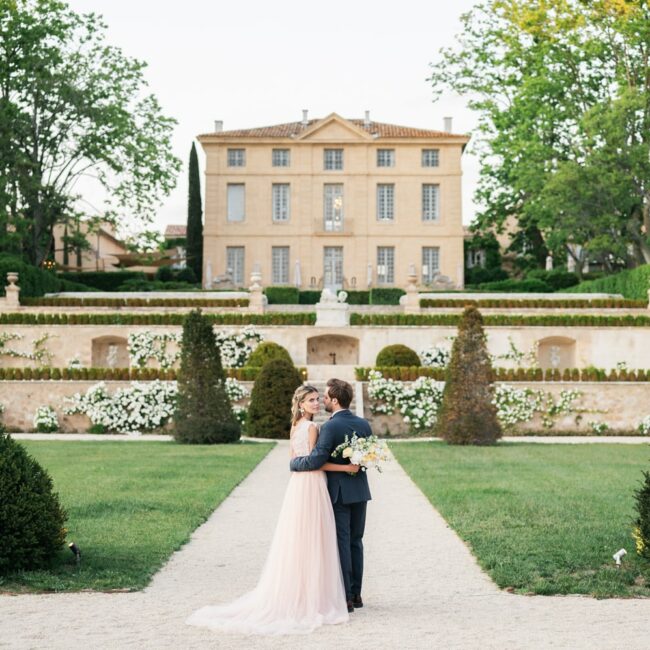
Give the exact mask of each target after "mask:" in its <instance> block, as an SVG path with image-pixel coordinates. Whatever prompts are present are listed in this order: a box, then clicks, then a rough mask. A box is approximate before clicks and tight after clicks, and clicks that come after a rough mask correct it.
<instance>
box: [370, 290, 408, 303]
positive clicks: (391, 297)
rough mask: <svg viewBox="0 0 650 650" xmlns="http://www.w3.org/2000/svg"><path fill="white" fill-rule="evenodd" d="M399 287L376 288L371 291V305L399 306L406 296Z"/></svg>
mask: <svg viewBox="0 0 650 650" xmlns="http://www.w3.org/2000/svg"><path fill="white" fill-rule="evenodd" d="M405 293H406V292H405V291H404V289H399V288H397V287H376V288H374V289H370V304H371V305H399V299H400V298H401V297H402V296H403V295H404V294H405Z"/></svg>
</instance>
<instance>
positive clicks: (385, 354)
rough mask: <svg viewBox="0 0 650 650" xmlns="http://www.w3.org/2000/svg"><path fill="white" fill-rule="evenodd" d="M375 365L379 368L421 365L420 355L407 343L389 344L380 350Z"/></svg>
mask: <svg viewBox="0 0 650 650" xmlns="http://www.w3.org/2000/svg"><path fill="white" fill-rule="evenodd" d="M375 365H376V366H377V367H379V368H382V367H384V368H385V367H387V366H421V365H422V363H421V362H420V357H418V355H417V352H415V350H411V348H409V347H408V346H407V345H401V344H399V343H398V344H395V345H387V346H386V347H385V348H382V349H381V350H379V354H378V355H377V359H376V360H375Z"/></svg>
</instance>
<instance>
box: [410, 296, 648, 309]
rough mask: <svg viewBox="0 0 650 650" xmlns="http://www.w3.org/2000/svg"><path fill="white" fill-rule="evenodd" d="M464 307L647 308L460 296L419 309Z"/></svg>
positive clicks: (614, 301) (611, 301)
mask: <svg viewBox="0 0 650 650" xmlns="http://www.w3.org/2000/svg"><path fill="white" fill-rule="evenodd" d="M465 305H476V306H478V307H492V308H497V309H498V308H502V309H512V308H513V307H515V308H516V307H520V308H522V309H523V308H526V309H536V308H549V307H550V308H553V307H561V308H567V307H569V308H576V309H590V308H591V309H594V308H601V309H602V308H604V309H621V308H623V309H645V308H647V306H648V301H647V300H628V299H626V298H595V299H593V300H590V299H589V298H576V299H572V298H566V299H562V300H551V299H549V298H537V299H535V298H511V299H508V298H478V299H471V300H470V299H467V300H463V298H462V296H459V297H458V298H422V299H421V300H420V307H425V308H426V307H457V308H459V309H460V308H462V307H464V306H465Z"/></svg>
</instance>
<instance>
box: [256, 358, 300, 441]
mask: <svg viewBox="0 0 650 650" xmlns="http://www.w3.org/2000/svg"><path fill="white" fill-rule="evenodd" d="M300 384H302V379H301V378H300V373H299V372H298V370H297V369H296V368H294V366H293V364H292V363H290V362H289V361H286V360H285V359H272V360H271V361H269V362H268V363H266V364H265V365H264V366H263V367H262V370H261V371H260V373H259V375H258V376H257V379H255V384H254V385H253V390H252V392H251V402H250V407H249V409H248V420H247V430H246V431H247V433H248V435H249V436H252V437H254V438H288V437H289V430H290V428H291V398H292V396H293V393H294V391H295V390H296V388H298V386H300Z"/></svg>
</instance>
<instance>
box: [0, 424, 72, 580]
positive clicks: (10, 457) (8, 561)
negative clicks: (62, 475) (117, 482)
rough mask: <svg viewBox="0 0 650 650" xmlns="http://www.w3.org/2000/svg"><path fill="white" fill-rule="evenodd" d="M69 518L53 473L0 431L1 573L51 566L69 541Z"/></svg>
mask: <svg viewBox="0 0 650 650" xmlns="http://www.w3.org/2000/svg"><path fill="white" fill-rule="evenodd" d="M65 520H66V513H65V511H64V510H63V509H62V507H61V505H60V503H59V498H58V496H57V494H56V493H55V492H54V491H53V490H52V479H51V478H50V476H49V474H48V473H47V472H46V471H45V470H44V469H43V468H42V467H41V466H40V465H39V464H38V463H37V462H36V461H35V460H34V459H33V458H32V457H31V456H30V455H29V454H28V453H27V452H26V451H25V449H24V448H23V447H22V445H20V444H18V443H17V442H15V441H14V440H12V438H11V437H10V436H8V435H5V434H2V433H0V532H1V537H0V539H1V543H0V575H7V574H9V573H13V572H15V571H22V570H30V569H40V568H45V567H47V566H48V565H49V564H50V562H51V560H52V558H53V557H54V555H55V554H56V552H57V551H58V550H59V549H60V548H61V546H62V545H63V542H64V541H65V533H66V531H65V528H64V524H65Z"/></svg>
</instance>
